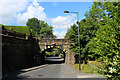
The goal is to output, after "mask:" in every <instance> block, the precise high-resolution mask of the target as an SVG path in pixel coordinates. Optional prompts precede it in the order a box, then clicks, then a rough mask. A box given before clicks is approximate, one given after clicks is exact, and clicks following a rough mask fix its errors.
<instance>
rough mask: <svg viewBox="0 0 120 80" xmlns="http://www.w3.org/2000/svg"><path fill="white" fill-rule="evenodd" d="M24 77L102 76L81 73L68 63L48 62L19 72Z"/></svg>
mask: <svg viewBox="0 0 120 80" xmlns="http://www.w3.org/2000/svg"><path fill="white" fill-rule="evenodd" d="M19 76H21V77H24V78H104V77H101V76H98V75H95V74H87V73H81V72H79V71H77V70H76V69H74V68H73V67H72V66H71V65H68V64H49V65H48V66H46V67H43V68H40V69H36V70H32V71H28V72H25V73H21V74H19Z"/></svg>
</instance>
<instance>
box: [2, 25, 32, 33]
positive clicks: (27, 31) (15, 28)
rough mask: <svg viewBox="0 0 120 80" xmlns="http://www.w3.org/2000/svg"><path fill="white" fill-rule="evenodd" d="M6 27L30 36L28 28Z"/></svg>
mask: <svg viewBox="0 0 120 80" xmlns="http://www.w3.org/2000/svg"><path fill="white" fill-rule="evenodd" d="M4 27H5V28H6V29H8V30H12V31H16V32H19V33H22V34H26V35H30V32H29V27H28V26H8V25H4Z"/></svg>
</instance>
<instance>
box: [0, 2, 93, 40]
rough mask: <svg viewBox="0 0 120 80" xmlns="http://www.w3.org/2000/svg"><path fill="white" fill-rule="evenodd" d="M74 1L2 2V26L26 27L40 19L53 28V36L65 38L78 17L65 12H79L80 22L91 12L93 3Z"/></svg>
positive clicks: (0, 17) (0, 11) (0, 21)
mask: <svg viewBox="0 0 120 80" xmlns="http://www.w3.org/2000/svg"><path fill="white" fill-rule="evenodd" d="M74 1H75V2H73V0H71V1H70V0H69V1H68V0H60V1H59V2H58V1H57V0H52V1H51V0H46V1H43V0H2V1H1V3H0V24H3V25H13V26H26V22H27V20H28V19H30V18H38V19H39V20H43V21H45V22H47V23H48V24H49V25H51V26H53V34H54V35H56V36H57V38H64V36H65V34H66V32H67V30H68V29H69V28H70V26H71V25H73V24H74V23H76V20H77V15H76V14H73V13H68V14H66V13H64V11H66V10H67V11H70V12H78V13H79V21H80V20H82V19H84V18H85V16H84V14H85V13H86V11H89V10H90V8H89V7H91V6H92V4H93V2H92V1H87V0H84V1H76V0H74Z"/></svg>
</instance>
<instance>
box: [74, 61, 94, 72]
mask: <svg viewBox="0 0 120 80" xmlns="http://www.w3.org/2000/svg"><path fill="white" fill-rule="evenodd" d="M74 67H75V68H76V69H79V64H75V65H74ZM81 71H82V72H83V73H96V72H95V68H93V67H92V66H90V64H89V63H88V64H81Z"/></svg>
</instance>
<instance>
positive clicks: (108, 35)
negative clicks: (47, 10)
mask: <svg viewBox="0 0 120 80" xmlns="http://www.w3.org/2000/svg"><path fill="white" fill-rule="evenodd" d="M85 16H86V18H85V19H83V20H81V21H80V24H79V26H80V35H79V36H80V43H81V44H80V51H81V58H82V59H84V61H87V60H98V61H99V62H101V63H104V64H105V65H104V66H103V68H102V69H99V72H101V73H102V74H103V75H105V76H106V77H107V78H108V79H116V80H118V79H119V78H120V1H119V2H94V4H93V5H92V7H91V9H90V11H89V12H86V13H85ZM77 28H78V25H76V24H74V25H72V26H71V28H70V29H69V30H68V31H67V33H66V36H65V38H67V39H70V40H71V42H73V43H74V44H70V46H71V49H72V50H73V51H74V52H75V54H78V37H77V36H78V33H77Z"/></svg>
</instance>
